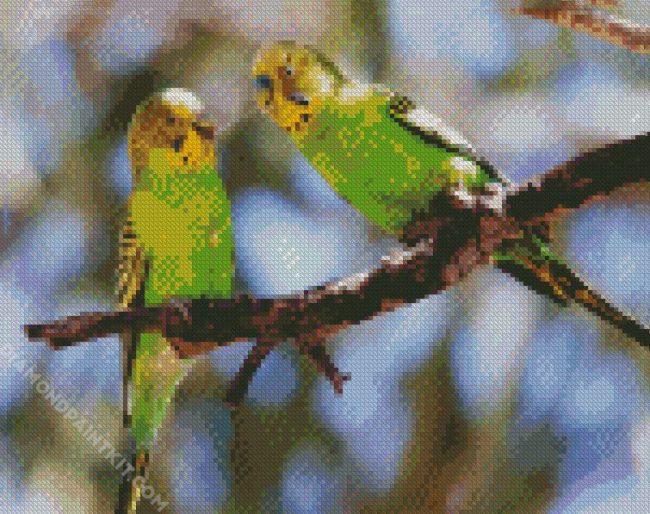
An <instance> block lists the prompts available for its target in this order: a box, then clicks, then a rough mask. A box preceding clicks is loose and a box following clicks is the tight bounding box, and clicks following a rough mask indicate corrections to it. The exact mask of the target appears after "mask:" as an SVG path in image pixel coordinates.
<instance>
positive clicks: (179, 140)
mask: <svg viewBox="0 0 650 514" xmlns="http://www.w3.org/2000/svg"><path fill="white" fill-rule="evenodd" d="M182 147H183V138H182V137H177V138H176V139H174V151H175V152H180V151H181V148H182Z"/></svg>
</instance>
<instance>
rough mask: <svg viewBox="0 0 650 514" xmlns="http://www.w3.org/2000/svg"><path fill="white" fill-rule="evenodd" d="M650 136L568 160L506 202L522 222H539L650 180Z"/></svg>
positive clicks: (508, 207) (612, 144) (625, 141)
mask: <svg viewBox="0 0 650 514" xmlns="http://www.w3.org/2000/svg"><path fill="white" fill-rule="evenodd" d="M648 163H650V133H646V134H640V135H638V136H635V137H633V138H631V139H629V140H622V141H617V142H615V143H611V144H608V145H607V146H604V147H602V148H599V149H597V150H592V151H590V152H587V153H584V154H582V155H580V156H578V157H576V158H575V159H573V160H571V161H567V162H565V163H563V164H561V165H559V166H557V167H555V168H553V169H552V170H551V171H549V172H547V173H545V174H543V175H541V176H540V177H539V178H538V179H537V180H535V181H533V182H531V183H529V184H526V185H524V186H520V187H519V188H517V190H516V191H514V192H513V194H511V195H510V196H509V198H508V199H507V201H506V205H507V212H508V215H509V216H512V217H513V218H515V219H516V220H517V221H519V222H522V223H524V222H532V223H535V222H539V221H540V220H541V219H542V218H544V217H546V216H548V215H550V214H557V213H558V211H561V210H563V209H576V208H578V207H580V206H581V205H583V204H584V203H585V202H587V201H591V200H595V199H598V198H602V197H603V196H605V195H607V194H609V193H611V192H612V191H614V190H615V189H617V188H619V187H622V186H624V185H625V184H630V183H637V182H643V181H647V180H650V165H649V164H648Z"/></svg>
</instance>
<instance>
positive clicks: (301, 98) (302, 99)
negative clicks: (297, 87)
mask: <svg viewBox="0 0 650 514" xmlns="http://www.w3.org/2000/svg"><path fill="white" fill-rule="evenodd" d="M289 100H291V101H292V102H294V103H296V104H298V105H309V98H308V97H307V95H305V94H304V93H300V92H298V91H294V92H293V93H291V94H290V95H289Z"/></svg>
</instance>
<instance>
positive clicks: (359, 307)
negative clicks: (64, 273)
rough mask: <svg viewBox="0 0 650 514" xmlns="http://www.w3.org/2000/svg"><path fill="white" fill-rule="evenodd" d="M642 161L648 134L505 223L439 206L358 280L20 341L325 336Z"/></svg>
mask: <svg viewBox="0 0 650 514" xmlns="http://www.w3.org/2000/svg"><path fill="white" fill-rule="evenodd" d="M649 158H650V134H644V135H640V136H637V137H636V138H634V139H632V140H629V141H621V142H619V143H616V144H612V145H608V146H606V147H604V148H601V149H597V150H593V151H591V152H589V153H586V154H584V155H582V156H580V157H578V158H576V159H575V160H573V161H569V162H567V163H565V164H564V165H562V166H559V167H557V168H555V169H554V170H552V171H550V172H549V173H547V174H545V175H543V176H542V177H541V178H540V180H538V181H536V182H534V183H531V184H528V185H526V186H523V187H521V188H519V189H518V190H517V191H515V192H514V193H513V194H511V195H510V196H509V197H508V198H507V200H506V209H505V213H506V214H504V215H497V214H495V213H493V212H489V211H486V210H481V209H466V208H463V207H461V206H460V205H458V204H456V203H454V202H453V201H443V199H442V198H438V199H436V200H435V201H432V210H431V212H430V213H429V215H428V216H427V217H422V218H421V219H419V220H414V222H413V223H412V225H411V230H412V232H411V233H413V231H415V233H419V234H420V235H425V236H426V237H427V238H426V239H424V240H423V241H422V242H420V243H419V244H417V245H415V246H414V247H411V248H409V249H407V250H404V251H401V252H397V253H396V254H395V255H393V256H392V257H391V258H387V259H384V260H383V262H382V266H381V267H380V268H378V269H375V270H373V271H371V272H369V273H367V274H363V275H357V276H354V277H350V278H348V279H346V280H343V281H340V282H335V283H332V284H328V285H325V286H321V287H317V288H314V289H310V290H307V291H305V292H303V293H301V294H299V295H295V296H291V297H286V298H278V299H254V298H252V297H249V296H239V297H237V298H235V299H222V300H213V299H200V300H190V301H186V302H175V303H171V304H169V305H166V306H162V307H152V308H145V309H139V310H135V311H125V312H111V313H94V314H86V315H81V316H76V317H72V318H66V319H64V320H62V321H58V322H55V323H53V324H45V325H30V326H27V327H26V330H27V335H28V337H29V338H30V339H39V340H46V341H48V342H49V344H50V345H52V346H54V347H62V346H68V345H71V344H75V343H77V342H80V341H84V340H88V339H92V338H96V337H101V336H105V335H107V334H111V333H119V332H121V331H123V330H127V329H131V328H132V327H135V328H136V329H139V330H144V329H146V330H158V329H160V330H161V331H162V333H163V334H164V335H165V336H166V337H167V338H169V339H170V340H171V341H172V342H173V343H174V345H175V346H176V347H177V349H178V351H179V353H180V354H181V355H185V356H187V355H195V354H198V353H202V352H204V351H207V350H210V349H212V348H214V347H215V346H218V345H224V344H228V343H230V342H231V341H236V340H246V339H252V338H260V337H264V338H265V340H276V341H280V340H284V339H289V338H295V337H298V336H301V337H305V336H307V335H309V334H316V335H317V336H318V337H320V338H322V337H326V336H327V335H330V334H332V333H335V332H336V331H338V330H341V329H342V328H344V327H346V326H349V325H351V324H356V323H359V322H361V321H363V320H367V319H369V318H372V317H374V316H376V315H378V314H380V313H383V312H387V311H391V310H393V309H395V308H397V307H398V306H400V305H403V304H405V303H413V302H416V301H418V300H420V299H422V298H424V297H426V296H428V295H430V294H433V293H436V292H439V291H442V290H444V289H446V288H447V287H449V286H451V285H453V284H455V283H456V282H457V281H458V280H460V279H461V278H462V277H464V276H465V275H466V274H467V273H469V271H471V269H472V268H473V267H474V266H476V265H477V264H479V263H482V262H485V261H486V260H487V259H488V258H489V256H490V255H491V254H492V252H493V251H494V249H495V248H496V247H497V246H498V245H499V244H500V243H501V242H502V241H503V239H504V238H507V237H512V236H514V235H515V234H516V233H517V232H518V229H519V226H520V224H521V223H534V222H538V221H540V219H543V218H544V217H545V216H547V215H548V213H552V212H555V211H557V210H558V209H567V208H576V207H579V206H580V205H582V204H583V203H584V202H585V201H587V200H589V199H591V198H594V197H598V196H601V195H604V194H607V193H609V192H611V191H613V190H614V189H616V188H618V187H620V186H623V185H625V184H628V183H633V182H638V181H641V180H648V178H650V167H648V165H647V163H648V162H650V160H649Z"/></svg>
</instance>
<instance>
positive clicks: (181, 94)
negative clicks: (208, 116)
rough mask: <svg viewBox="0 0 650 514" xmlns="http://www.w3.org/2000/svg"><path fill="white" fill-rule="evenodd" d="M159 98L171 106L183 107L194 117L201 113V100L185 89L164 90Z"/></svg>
mask: <svg viewBox="0 0 650 514" xmlns="http://www.w3.org/2000/svg"><path fill="white" fill-rule="evenodd" d="M160 96H161V98H162V100H163V101H164V102H165V103H168V104H169V105H172V106H177V107H185V108H187V109H188V110H189V111H190V112H191V113H192V114H194V115H198V114H201V113H202V112H203V104H202V103H201V100H199V99H198V98H197V97H196V95H195V94H194V93H192V92H191V91H188V90H187V89H183V88H180V87H173V88H169V89H165V90H164V91H163V92H162V93H161V95H160Z"/></svg>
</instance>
